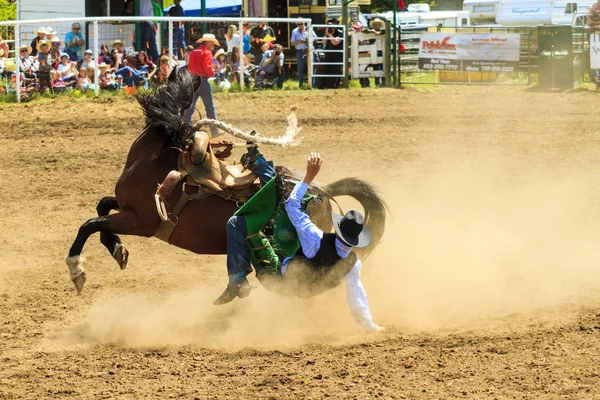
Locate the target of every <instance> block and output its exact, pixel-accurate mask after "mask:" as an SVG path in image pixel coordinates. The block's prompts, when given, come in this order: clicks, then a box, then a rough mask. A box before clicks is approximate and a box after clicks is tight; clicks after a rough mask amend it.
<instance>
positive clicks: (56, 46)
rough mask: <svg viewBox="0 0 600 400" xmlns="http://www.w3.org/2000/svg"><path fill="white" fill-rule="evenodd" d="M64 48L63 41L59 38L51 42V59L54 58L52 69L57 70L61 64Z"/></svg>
mask: <svg viewBox="0 0 600 400" xmlns="http://www.w3.org/2000/svg"><path fill="white" fill-rule="evenodd" d="M61 46H62V41H61V40H60V39H59V38H57V37H54V38H52V39H51V40H50V57H51V58H52V61H53V63H54V64H53V65H52V67H53V68H54V69H56V67H57V66H58V63H59V62H60V53H61V51H60V48H61Z"/></svg>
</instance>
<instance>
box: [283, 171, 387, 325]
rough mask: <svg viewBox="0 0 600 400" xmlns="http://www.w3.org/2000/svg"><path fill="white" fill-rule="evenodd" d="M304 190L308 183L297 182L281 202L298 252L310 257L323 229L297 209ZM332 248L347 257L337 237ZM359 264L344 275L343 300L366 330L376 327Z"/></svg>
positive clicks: (347, 249) (285, 262)
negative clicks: (300, 248)
mask: <svg viewBox="0 0 600 400" xmlns="http://www.w3.org/2000/svg"><path fill="white" fill-rule="evenodd" d="M307 189H308V185H307V184H306V183H304V182H298V183H297V184H296V186H295V187H294V190H292V193H291V194H290V197H289V199H288V201H287V202H286V204H285V210H286V212H287V214H288V217H289V218H290V221H291V222H292V225H294V228H296V232H298V238H299V239H300V245H301V246H302V252H303V253H304V255H305V256H306V258H308V259H311V258H313V257H314V256H315V255H316V254H317V252H318V251H319V248H320V247H321V239H322V238H323V231H322V230H320V229H319V228H318V227H317V226H316V225H315V224H314V223H313V222H312V221H311V220H310V218H309V217H308V215H307V214H306V213H305V212H303V211H302V209H301V208H300V206H301V202H302V198H303V197H304V193H306V190H307ZM335 248H336V251H337V254H338V255H339V256H340V257H342V258H346V257H348V255H349V254H350V252H351V251H352V248H351V247H349V246H346V245H345V244H344V243H342V242H340V241H339V240H338V239H337V238H336V239H335ZM291 259H292V257H288V258H286V259H285V260H283V263H282V266H281V274H282V275H285V271H286V269H287V266H288V264H289V262H290V260H291ZM360 267H361V262H360V260H359V259H358V257H357V258H356V263H355V264H354V266H353V267H352V269H351V270H350V272H348V273H347V274H346V276H345V277H344V280H345V281H346V301H347V302H348V305H349V306H350V310H351V312H352V315H353V316H354V318H355V319H356V320H357V321H358V322H360V323H361V324H362V325H363V326H365V327H367V328H369V329H376V325H375V324H374V323H373V317H372V316H371V311H370V310H369V304H368V302H367V293H366V292H365V288H364V287H363V285H362V282H361V281H360Z"/></svg>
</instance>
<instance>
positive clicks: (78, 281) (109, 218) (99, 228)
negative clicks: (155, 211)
mask: <svg viewBox="0 0 600 400" xmlns="http://www.w3.org/2000/svg"><path fill="white" fill-rule="evenodd" d="M155 230H156V226H153V224H152V221H148V222H145V221H142V220H140V218H139V217H138V215H137V213H136V212H135V210H133V209H126V210H121V211H120V212H118V213H116V214H111V215H103V216H99V217H96V218H92V219H90V220H88V221H86V222H85V223H84V224H83V225H81V227H80V228H79V232H78V233H77V237H76V238H75V241H74V242H73V245H72V246H71V250H69V255H68V256H67V258H66V259H65V261H66V263H67V265H68V266H69V275H70V276H71V281H73V283H74V284H75V288H77V293H81V290H82V289H83V285H84V284H85V281H86V279H87V278H86V275H85V270H84V269H83V262H84V261H85V259H84V258H83V257H82V256H81V251H82V250H83V246H84V245H85V242H86V241H87V239H88V238H89V237H90V236H91V235H93V234H94V233H96V232H106V233H107V234H111V233H112V234H115V235H116V234H123V235H136V236H152V235H153V234H154V231H155Z"/></svg>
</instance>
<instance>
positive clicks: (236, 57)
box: [229, 46, 256, 85]
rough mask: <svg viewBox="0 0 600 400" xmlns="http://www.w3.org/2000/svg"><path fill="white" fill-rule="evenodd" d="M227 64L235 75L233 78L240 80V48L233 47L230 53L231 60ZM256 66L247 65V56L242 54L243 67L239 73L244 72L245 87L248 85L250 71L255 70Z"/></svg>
mask: <svg viewBox="0 0 600 400" xmlns="http://www.w3.org/2000/svg"><path fill="white" fill-rule="evenodd" d="M229 64H230V65H231V70H232V71H233V72H234V73H235V76H236V77H237V78H238V79H239V78H240V75H239V73H240V48H239V47H238V46H235V47H234V48H233V51H232V53H231V59H230V60H229ZM255 68H256V66H255V65H252V64H250V63H249V58H248V55H247V54H244V66H243V67H242V68H241V71H244V83H245V84H246V85H249V84H250V75H251V74H250V71H252V70H253V69H255Z"/></svg>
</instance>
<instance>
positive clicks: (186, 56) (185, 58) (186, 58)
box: [183, 45, 194, 65]
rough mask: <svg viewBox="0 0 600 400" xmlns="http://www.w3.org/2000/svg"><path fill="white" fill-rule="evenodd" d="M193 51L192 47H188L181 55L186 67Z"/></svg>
mask: <svg viewBox="0 0 600 400" xmlns="http://www.w3.org/2000/svg"><path fill="white" fill-rule="evenodd" d="M193 51H194V46H192V45H188V46H186V47H185V52H184V53H183V61H184V63H185V65H188V64H189V62H190V54H192V52H193Z"/></svg>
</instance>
